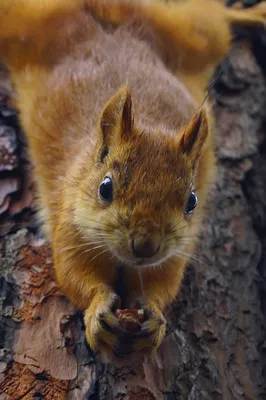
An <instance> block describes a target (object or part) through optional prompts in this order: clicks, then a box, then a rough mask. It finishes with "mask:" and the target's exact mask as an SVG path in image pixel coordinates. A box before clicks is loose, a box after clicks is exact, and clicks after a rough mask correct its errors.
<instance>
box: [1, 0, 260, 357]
mask: <svg viewBox="0 0 266 400" xmlns="http://www.w3.org/2000/svg"><path fill="white" fill-rule="evenodd" d="M265 15H266V7H265V3H263V4H261V5H258V6H257V7H253V8H251V9H248V10H230V9H227V8H225V7H224V6H223V5H221V4H220V3H218V2H217V1H214V0H187V1H180V2H175V3H170V4H165V3H163V2H160V1H159V0H157V1H156V0H153V1H152V0H150V1H149V0H148V1H144V0H142V1H141V0H138V1H137V0H136V1H134V2H133V1H129V0H109V1H107V0H97V1H96V0H94V1H93V0H75V1H73V0H42V1H36V0H8V1H7V0H4V1H2V2H1V4H0V23H1V31H0V56H1V58H2V59H3V61H4V62H5V63H6V64H7V66H8V67H9V69H10V72H11V76H12V79H13V82H14V85H15V89H16V93H17V107H18V109H19V111H20V115H21V123H22V125H23V128H24V130H25V133H26V136H27V139H28V142H29V152H30V155H31V157H32V160H33V163H34V166H35V174H36V179H37V183H38V190H39V199H40V210H41V211H40V212H41V216H42V218H43V220H44V223H45V229H46V232H47V234H48V237H49V239H50V240H51V243H52V247H53V254H54V263H55V269H56V274H57V279H58V282H59V284H60V286H61V287H62V289H63V290H64V291H65V293H66V294H67V295H68V297H69V298H70V299H71V301H73V303H74V304H76V305H77V306H78V307H79V308H81V309H82V310H84V312H85V324H86V337H87V340H88V342H89V344H90V345H91V347H92V348H93V349H94V350H98V351H100V352H101V353H107V354H109V353H116V354H120V355H121V354H128V353H130V352H131V353H132V352H136V351H139V352H146V351H154V350H156V349H157V347H158V346H159V345H160V343H161V341H162V339H163V337H164V335H165V330H166V325H165V320H164V317H163V310H164V308H165V307H166V306H167V305H168V304H169V303H171V302H172V301H173V299H174V298H175V296H176V294H177V293H178V290H179V287H180V284H181V281H182V277H183V273H184V269H185V266H186V263H187V260H188V259H189V256H190V255H191V254H193V250H194V247H195V243H196V241H195V240H194V239H191V238H192V237H195V235H196V234H197V232H198V230H199V228H200V224H201V220H202V217H203V215H204V206H205V201H206V197H207V193H208V187H209V183H210V182H212V180H213V177H214V173H215V158H214V151H213V143H212V142H213V139H212V135H211V125H212V124H211V115H209V112H208V111H207V109H205V108H206V107H203V108H202V107H201V102H202V100H203V98H204V95H205V87H206V86H207V83H208V80H209V78H210V76H211V74H212V72H213V70H214V68H215V67H216V65H217V63H218V62H219V61H220V60H221V59H222V58H223V57H224V56H225V54H226V53H227V52H228V50H229V46H230V38H231V37H230V28H231V25H232V24H242V23H243V24H253V23H255V24H262V23H264V21H265ZM97 20H98V22H97ZM99 21H100V22H99ZM109 23H110V24H111V29H105V28H103V26H104V27H105V26H106V24H107V25H108V24H109ZM105 176H107V177H111V179H112V181H113V186H114V200H113V201H112V202H110V203H108V204H107V203H106V202H104V200H102V199H100V197H99V193H98V189H99V186H100V184H101V182H102V180H103V179H104V177H105ZM194 188H196V189H197V196H198V198H199V205H198V207H197V208H196V210H195V212H194V215H191V216H189V217H188V216H186V215H185V214H184V210H185V208H186V204H187V200H188V197H189V195H190V193H191V191H192V190H193V189H194ZM147 238H148V241H147ZM147 243H148V244H147ZM134 246H137V250H138V251H140V250H141V251H142V252H143V251H144V254H146V255H147V251H148V252H150V253H151V254H150V255H149V256H147V257H146V258H145V257H142V258H139V256H138V257H137V256H136V254H137V253H136V254H135V253H134V251H135V250H134ZM147 249H148V250H147ZM145 252H146V253H145ZM119 263H123V264H124V268H125V282H124V285H125V293H126V298H125V299H123V300H124V301H125V302H126V303H127V304H130V303H131V302H134V301H136V300H141V301H142V302H143V303H144V306H145V308H146V309H147V312H148V316H149V318H148V320H147V321H146V322H144V323H143V326H142V331H141V334H136V335H132V336H131V337H130V339H129V338H128V337H127V340H125V337H124V334H123V331H122V330H121V328H120V327H119V323H118V320H117V318H116V317H115V315H114V314H113V313H112V307H113V306H114V305H115V304H116V303H117V302H118V300H119V299H117V295H116V293H115V284H116V279H117V266H118V264H119ZM140 271H141V272H140ZM140 273H141V282H140V276H139V274H140ZM117 304H118V303H117ZM117 304H116V305H117ZM106 327H108V329H107V328H106Z"/></svg>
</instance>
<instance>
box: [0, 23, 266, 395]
mask: <svg viewBox="0 0 266 400" xmlns="http://www.w3.org/2000/svg"><path fill="white" fill-rule="evenodd" d="M264 43H265V37H264V36H263V34H262V33H258V32H257V31H256V33H255V32H253V34H252V36H251V38H250V37H249V38H247V37H244V38H243V37H242V41H241V42H238V43H237V44H236V45H235V47H234V48H233V50H232V52H231V54H230V55H229V57H228V59H227V60H225V61H224V62H223V63H222V65H221V66H220V68H219V71H222V74H221V75H220V74H218V75H219V78H218V79H217V80H216V82H215V84H214V86H213V89H212V92H211V98H212V101H213V110H214V113H215V115H216V127H215V132H214V134H215V136H216V144H217V157H218V176H217V180H216V183H215V185H214V187H213V188H212V189H211V192H210V196H209V203H208V204H209V206H208V215H207V216H206V218H205V221H204V224H203V226H202V232H201V235H200V244H199V249H198V251H197V255H196V258H197V259H196V260H194V261H193V262H191V263H190V265H189V267H188V268H187V271H186V274H185V277H184V282H183V285H182V290H181V293H180V294H179V295H178V297H177V300H176V302H175V303H174V304H173V306H172V307H171V309H169V310H168V320H169V323H170V326H171V328H170V332H169V335H168V337H167V339H166V341H165V343H164V345H163V346H162V349H161V350H160V353H159V356H158V360H157V362H156V363H153V364H151V363H150V362H147V363H146V364H145V365H144V366H139V368H138V369H137V370H134V368H133V367H132V366H131V367H127V368H126V367H124V368H115V367H114V366H111V365H107V366H104V365H102V364H101V363H100V362H97V360H96V359H95V357H94V355H93V354H92V352H91V351H90V349H89V348H88V346H87V345H86V342H85V338H84V326H83V322H82V315H81V313H80V312H78V311H77V310H75V309H74V308H73V307H72V306H71V305H70V304H69V302H68V301H67V299H66V298H65V297H64V295H63V294H62V293H60V291H59V290H58V288H57V285H56V282H55V276H54V270H53V265H52V258H51V251H50V249H49V246H48V245H47V244H46V243H45V241H44V239H43V238H42V237H41V235H40V233H39V229H38V224H37V223H36V220H35V216H34V184H33V182H32V178H31V172H30V164H29V161H28V160H27V157H26V152H25V141H24V139H23V134H22V133H21V131H20V128H19V125H18V124H17V120H16V115H15V112H14V111H13V110H12V96H11V89H10V85H9V83H8V82H9V81H8V77H7V75H6V73H5V71H4V70H1V71H0V87H1V97H0V213H1V216H0V219H1V227H0V233H1V238H0V251H1V260H0V315H1V324H0V399H1V400H2V399H5V400H14V399H35V400H37V399H56V400H57V399H58V400H59V399H60V400H61V399H69V400H76V399H100V400H105V399H117V400H118V399H119V400H120V399H121V400H122V399H125V400H129V399H131V400H133V399H154V398H158V399H167V400H172V399H180V400H181V399H188V400H201V399H204V400H208V399H212V400H213V399H214V400H216V399H226V400H230V399H232V400H233V399H239V400H240V399H241V400H243V399H252V400H255V399H256V400H257V399H258V400H263V399H265V398H266V380H265V371H266V354H265V350H266V344H265V343H266V342H265V320H264V315H265V307H266V297H265V285H266V265H265V263H266V261H265V260H266V258H265V254H266V230H265V227H266V179H265V173H266V159H265V153H266V140H265V126H266V125H265V121H266V107H265V105H266V104H265V103H266V83H265V75H264V73H265V71H266V62H265V59H264V58H263V52H265V49H266V47H265V46H264ZM133 381H134V382H138V385H139V386H138V385H137V384H136V383H135V384H132V382H133ZM147 385H148V386H149V387H150V389H151V390H147V389H146V388H145V386H147ZM152 393H153V394H152Z"/></svg>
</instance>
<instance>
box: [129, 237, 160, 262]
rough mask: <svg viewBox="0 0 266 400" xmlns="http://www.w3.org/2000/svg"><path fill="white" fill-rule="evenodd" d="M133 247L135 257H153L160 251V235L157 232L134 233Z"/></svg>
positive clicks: (132, 238)
mask: <svg viewBox="0 0 266 400" xmlns="http://www.w3.org/2000/svg"><path fill="white" fill-rule="evenodd" d="M131 248H132V252H133V254H134V256H135V257H137V258H151V257H153V256H155V254H156V253H158V251H159V248H160V235H159V234H157V233H156V234H155V233H154V234H147V233H146V234H144V233H133V234H132V236H131Z"/></svg>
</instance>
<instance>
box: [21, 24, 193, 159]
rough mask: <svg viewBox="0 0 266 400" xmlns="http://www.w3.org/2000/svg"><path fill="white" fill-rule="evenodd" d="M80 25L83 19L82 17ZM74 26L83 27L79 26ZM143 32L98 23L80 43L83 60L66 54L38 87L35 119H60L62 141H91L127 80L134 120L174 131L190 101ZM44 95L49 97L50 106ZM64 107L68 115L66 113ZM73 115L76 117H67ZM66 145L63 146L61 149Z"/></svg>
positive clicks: (187, 111)
mask: <svg viewBox="0 0 266 400" xmlns="http://www.w3.org/2000/svg"><path fill="white" fill-rule="evenodd" d="M84 23H86V24H87V23H88V21H87V19H86V18H85V20H84ZM76 29H77V31H79V30H82V26H79V27H77V28H76ZM143 31H144V27H142V26H138V27H136V28H134V24H132V28H131V27H130V26H129V25H127V26H122V27H120V28H118V29H117V30H116V31H115V32H112V33H107V32H105V31H103V30H102V29H101V28H100V27H99V26H98V27H97V28H96V32H94V35H93V37H92V38H91V37H88V38H87V43H86V46H84V44H83V51H84V57H83V59H81V58H80V56H78V57H76V55H75V53H74V54H71V55H70V56H69V57H68V58H66V59H65V60H64V61H63V62H62V63H61V64H59V65H58V66H57V67H56V68H55V69H54V71H53V72H52V74H50V75H49V76H48V80H47V81H43V84H42V87H38V94H37V104H38V109H39V112H38V113H37V116H36V115H35V117H34V119H36V117H37V118H39V119H40V121H39V122H40V123H41V122H42V119H44V118H45V120H46V123H45V125H47V120H48V121H49V120H50V121H51V123H54V124H56V125H57V124H58V121H59V120H60V126H61V127H62V125H63V126H64V125H66V129H65V130H64V129H60V131H59V130H56V132H57V134H58V135H62V137H61V138H59V137H58V139H59V140H60V139H62V140H64V135H65V137H66V138H67V140H71V139H72V140H74V141H76V140H79V138H80V139H83V138H84V136H86V138H87V139H89V137H90V139H91V140H92V142H93V143H94V136H95V129H96V126H97V120H98V118H99V114H100V112H101V110H102V108H103V106H104V105H105V103H106V102H107V101H108V99H110V98H111V96H113V95H114V93H115V92H116V91H117V89H118V88H119V87H121V86H122V85H124V84H127V85H128V86H129V87H130V88H131V91H132V101H133V108H134V119H135V121H136V122H137V123H138V124H145V125H146V126H147V125H149V126H150V127H151V128H163V129H165V130H166V131H167V129H169V130H176V131H177V132H178V131H179V130H180V128H181V127H182V126H183V125H185V124H187V123H188V122H189V121H190V119H191V118H192V116H193V115H194V113H195V111H196V105H195V100H194V99H193V98H192V96H190V94H189V92H188V90H187V89H186V87H185V86H184V85H183V84H182V83H181V82H179V81H178V80H177V79H176V77H175V76H174V75H173V74H171V72H170V71H169V69H167V67H166V66H165V64H164V62H163V60H162V59H161V57H160V54H159V52H157V51H156V44H155V45H153V44H152V43H150V42H149V41H147V40H145V39H144V38H142V37H140V34H139V33H141V36H143V37H144V36H145V35H143ZM85 49H87V51H85ZM77 52H79V49H77ZM29 73H30V72H29ZM47 97H49V98H51V99H53V106H51V103H50V101H47ZM77 100H78V101H77ZM35 104H36V103H35ZM68 109H69V110H71V113H67V110H68ZM73 111H74V112H73ZM35 112H36V111H35V110H34V113H35ZM60 115H62V117H61V118H59V116H60ZM72 115H75V121H73V120H72V121H69V118H70V117H71V116H72ZM84 117H86V124H85V125H86V127H85V129H84V128H83V129H82V130H80V129H79V126H81V124H79V121H80V120H81V119H82V121H84ZM71 118H73V117H71ZM69 122H71V123H69ZM158 124H159V125H158ZM82 126H83V127H84V124H83V125H82ZM69 148H71V146H70V147H69V146H65V149H66V150H68V149H69ZM66 156H67V157H68V155H67V154H66Z"/></svg>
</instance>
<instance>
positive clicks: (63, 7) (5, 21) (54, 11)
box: [0, 0, 84, 40]
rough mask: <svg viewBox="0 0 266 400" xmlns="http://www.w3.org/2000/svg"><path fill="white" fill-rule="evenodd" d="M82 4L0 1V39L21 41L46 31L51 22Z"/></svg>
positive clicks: (75, 0)
mask: <svg viewBox="0 0 266 400" xmlns="http://www.w3.org/2000/svg"><path fill="white" fill-rule="evenodd" d="M83 4H84V1H83V0H1V1H0V27H1V29H0V39H1V40H4V39H9V38H15V37H17V38H21V39H22V40H23V38H25V37H27V36H28V35H29V34H31V33H32V32H33V31H37V29H40V28H42V29H44V30H46V31H47V30H49V27H50V26H51V23H52V22H54V21H55V20H57V19H60V18H64V17H66V16H67V15H71V13H73V11H75V10H77V9H78V8H79V7H82V5H83ZM44 33H45V32H44Z"/></svg>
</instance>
